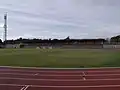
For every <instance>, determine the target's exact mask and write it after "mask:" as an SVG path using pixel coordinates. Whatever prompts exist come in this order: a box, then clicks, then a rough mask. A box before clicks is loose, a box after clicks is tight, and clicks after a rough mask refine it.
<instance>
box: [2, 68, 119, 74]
mask: <svg viewBox="0 0 120 90" xmlns="http://www.w3.org/2000/svg"><path fill="white" fill-rule="evenodd" d="M0 71H1V72H2V71H4V72H7V71H11V72H31V73H42V72H43V73H44V72H45V73H80V72H83V71H80V70H77V71H72V70H71V71H67V70H66V71H54V70H52V71H46V70H45V71H40V70H39V71H36V70H5V69H3V70H1V69H0ZM87 72H88V73H89V72H93V73H94V72H97V73H100V72H103V73H104V72H111V73H113V72H117V73H118V72H119V73H120V70H106V71H99V70H98V71H93V70H87Z"/></svg>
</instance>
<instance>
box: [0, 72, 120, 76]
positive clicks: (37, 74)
mask: <svg viewBox="0 0 120 90" xmlns="http://www.w3.org/2000/svg"><path fill="white" fill-rule="evenodd" d="M2 74H3V75H5V74H8V75H19V76H20V75H21V76H34V75H35V74H21V73H0V75H2ZM36 75H38V76H63V77H64V76H79V74H77V75H58V74H36ZM118 75H119V76H120V74H90V75H86V76H118Z"/></svg>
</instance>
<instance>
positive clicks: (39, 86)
mask: <svg viewBox="0 0 120 90" xmlns="http://www.w3.org/2000/svg"><path fill="white" fill-rule="evenodd" d="M0 86H22V87H25V86H28V87H30V86H31V87H38V88H41V87H43V88H46V87H48V88H81V87H83V88H84V87H93V88H94V87H97V88H100V87H101V88H102V87H120V84H118V85H92V86H47V85H46V86H42V85H20V84H0ZM21 89H22V88H21Z"/></svg>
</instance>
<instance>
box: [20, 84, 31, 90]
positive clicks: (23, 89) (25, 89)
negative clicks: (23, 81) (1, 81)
mask: <svg viewBox="0 0 120 90" xmlns="http://www.w3.org/2000/svg"><path fill="white" fill-rule="evenodd" d="M29 87H30V85H26V86H24V87H22V88H21V89H20V90H27V89H28V88H29Z"/></svg>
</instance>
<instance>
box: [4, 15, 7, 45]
mask: <svg viewBox="0 0 120 90" xmlns="http://www.w3.org/2000/svg"><path fill="white" fill-rule="evenodd" d="M6 41H7V13H5V14H4V43H5V45H6Z"/></svg>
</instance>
